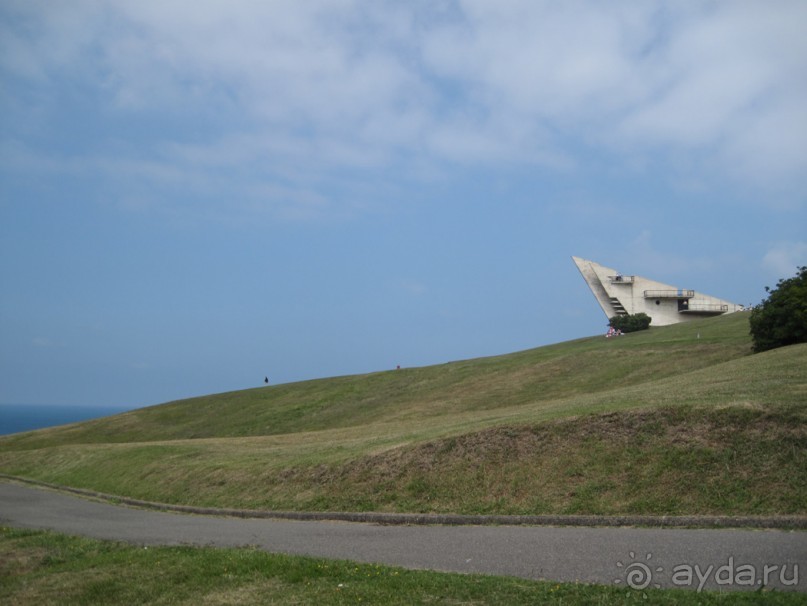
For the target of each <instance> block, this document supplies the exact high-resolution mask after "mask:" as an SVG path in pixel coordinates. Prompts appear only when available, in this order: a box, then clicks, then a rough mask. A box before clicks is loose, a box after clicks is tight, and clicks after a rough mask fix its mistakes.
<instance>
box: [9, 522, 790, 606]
mask: <svg viewBox="0 0 807 606" xmlns="http://www.w3.org/2000/svg"><path fill="white" fill-rule="evenodd" d="M0 603H4V604H15V605H18V606H23V605H28V604H30V605H32V606H43V605H47V604H58V605H59V606H64V605H65V604H115V605H117V604H193V605H196V604H274V605H278V604H318V605H320V606H328V605H330V604H406V605H409V604H513V605H518V604H525V605H528V604H529V605H531V604H557V605H564V606H574V605H577V604H586V605H590V604H599V605H601V606H607V605H612V604H613V605H622V604H648V603H650V604H669V605H673V604H681V605H690V604H691V605H699V606H703V605H711V604H715V605H719V604H760V603H765V604H803V603H804V598H803V596H802V595H800V594H798V593H784V592H777V591H765V592H764V593H762V592H750V591H749V592H729V593H717V592H703V593H697V592H695V591H692V590H688V589H671V590H661V589H652V588H649V589H646V590H644V591H635V590H630V589H628V590H626V589H625V588H624V586H623V587H605V586H596V585H583V584H572V583H551V582H547V581H528V580H524V579H517V578H512V577H493V576H484V575H470V574H450V573H440V572H427V571H415V570H404V569H401V568H392V567H389V566H379V565H373V564H356V563H351V562H346V561H341V560H321V559H315V558H306V557H296V556H287V555H281V554H269V553H263V552H260V551H256V550H249V549H214V548H209V547H207V548H191V547H151V548H149V549H143V548H142V547H136V546H132V545H124V544H120V543H113V542H105V541H95V540H91V539H80V538H75V537H67V536H63V535H58V534H54V533H43V532H38V531H30V530H10V529H4V528H0Z"/></svg>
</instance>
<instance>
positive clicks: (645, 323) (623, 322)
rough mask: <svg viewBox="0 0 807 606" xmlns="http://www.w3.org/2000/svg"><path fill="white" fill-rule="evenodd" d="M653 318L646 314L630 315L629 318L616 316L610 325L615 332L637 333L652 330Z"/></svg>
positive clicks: (609, 321) (610, 321)
mask: <svg viewBox="0 0 807 606" xmlns="http://www.w3.org/2000/svg"><path fill="white" fill-rule="evenodd" d="M652 321H653V318H651V317H650V316H648V315H647V314H646V313H641V312H640V313H638V314H629V315H627V316H614V317H613V318H611V319H610V320H608V323H609V324H610V325H611V327H612V328H614V329H615V330H621V331H622V332H636V331H637V330H646V329H648V328H650V322H652Z"/></svg>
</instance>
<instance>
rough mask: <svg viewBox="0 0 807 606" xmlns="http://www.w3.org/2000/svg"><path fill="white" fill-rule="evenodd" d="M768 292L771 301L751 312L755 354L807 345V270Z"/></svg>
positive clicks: (780, 281) (781, 281)
mask: <svg viewBox="0 0 807 606" xmlns="http://www.w3.org/2000/svg"><path fill="white" fill-rule="evenodd" d="M765 292H767V293H768V298H767V299H766V300H765V301H763V302H762V303H761V304H760V305H757V306H756V307H755V308H754V309H753V310H752V311H751V336H752V337H753V339H754V351H755V352H760V351H767V350H769V349H775V348H777V347H784V346H785V345H793V344H795V343H807V267H799V268H798V271H797V272H796V275H795V277H793V278H788V279H787V280H785V279H784V278H783V279H781V280H779V282H778V283H777V284H776V288H773V289H771V288H768V287H767V286H766V287H765Z"/></svg>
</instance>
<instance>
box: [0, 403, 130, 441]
mask: <svg viewBox="0 0 807 606" xmlns="http://www.w3.org/2000/svg"><path fill="white" fill-rule="evenodd" d="M125 410H127V409H125V408H113V407H109V406H100V407H99V406H56V405H50V404H36V405H32V404H0V435H8V434H12V433H19V432H21V431H31V430H33V429H42V428H44V427H53V426H56V425H66V424H67V423H75V422H77V421H86V420H88V419H96V418H98V417H107V416H109V415H115V414H118V413H121V412H124V411H125Z"/></svg>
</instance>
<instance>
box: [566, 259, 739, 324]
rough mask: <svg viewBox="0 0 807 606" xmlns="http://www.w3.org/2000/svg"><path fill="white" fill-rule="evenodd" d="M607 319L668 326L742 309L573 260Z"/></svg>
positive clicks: (590, 263) (685, 290) (714, 299)
mask: <svg viewBox="0 0 807 606" xmlns="http://www.w3.org/2000/svg"><path fill="white" fill-rule="evenodd" d="M572 259H573V260H574V263H575V265H577V268H578V269H579V270H580V273H581V274H582V276H583V279H584V280H585V281H586V284H588V286H589V288H590V289H591V292H592V293H593V294H594V297H595V298H596V299H597V303H599V304H600V307H601V308H602V310H603V312H604V313H605V315H606V317H608V318H611V317H613V316H615V315H620V314H623V313H626V314H637V313H640V312H643V313H646V314H647V315H648V316H650V317H651V318H653V322H652V323H651V326H666V325H669V324H677V323H679V322H687V321H689V320H696V319H698V318H703V317H708V316H715V315H721V314H724V313H732V312H735V311H740V310H742V309H743V306H742V305H737V304H735V303H731V302H729V301H725V300H723V299H718V298H717V297H712V296H710V295H705V294H703V293H699V292H696V291H694V290H691V289H686V288H679V287H677V286H671V285H669V284H665V283H663V282H657V281H655V280H649V279H647V278H643V277H642V276H635V275H622V274H620V273H619V272H618V271H616V270H615V269H613V268H610V267H605V266H604V265H600V264H599V263H595V262H594V261H589V260H587V259H581V258H580V257H572Z"/></svg>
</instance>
